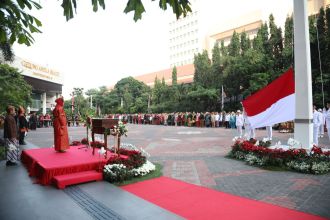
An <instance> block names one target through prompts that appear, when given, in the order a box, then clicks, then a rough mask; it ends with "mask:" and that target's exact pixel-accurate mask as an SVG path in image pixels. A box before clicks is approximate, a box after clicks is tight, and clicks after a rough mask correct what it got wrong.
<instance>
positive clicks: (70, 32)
mask: <svg viewBox="0 0 330 220" xmlns="http://www.w3.org/2000/svg"><path fill="white" fill-rule="evenodd" d="M61 2H62V1H49V0H48V1H47V0H40V1H39V3H40V4H41V5H42V7H43V8H42V9H41V10H35V11H32V12H31V14H33V15H34V16H35V17H37V18H38V19H39V20H41V22H42V24H43V26H42V28H41V31H42V32H43V33H42V34H34V35H33V37H34V38H35V43H34V44H33V45H32V46H30V47H27V46H25V45H18V44H15V45H14V52H15V54H16V55H17V56H19V57H21V58H24V59H28V60H30V61H32V62H35V63H36V64H39V65H43V66H47V67H49V68H51V69H55V70H57V71H59V72H60V73H61V74H62V75H63V78H64V81H63V96H64V98H65V99H68V98H69V94H70V93H71V92H72V90H73V87H82V88H84V91H87V90H88V89H91V88H98V87H100V86H111V85H114V84H115V83H116V82H117V81H118V80H120V79H122V78H124V77H128V76H136V75H141V74H146V73H150V72H155V71H159V70H162V69H167V68H169V50H168V39H169V33H168V32H169V31H168V23H169V21H170V19H173V17H175V15H174V14H173V13H172V12H171V10H167V11H165V12H164V11H162V10H161V9H160V8H159V7H158V1H153V2H152V1H151V0H145V1H143V3H144V5H145V9H146V13H143V15H142V20H139V21H138V22H134V20H133V13H129V14H125V13H124V12H123V10H124V8H125V5H126V1H123V0H111V1H106V10H103V9H99V11H98V12H96V13H94V12H93V11H92V5H91V2H90V1H78V8H77V14H76V15H75V17H74V18H73V19H71V20H70V21H68V22H67V21H66V19H65V17H64V16H63V10H62V7H61V6H60V4H61ZM290 2H291V1H288V0H277V1H272V0H250V1H246V0H231V1H228V0H202V1H200V4H202V5H204V6H207V4H211V5H212V7H211V10H213V11H214V13H210V18H209V19H210V21H212V22H214V23H217V22H218V21H219V23H220V22H225V20H226V19H230V18H232V17H233V16H234V14H235V13H236V14H239V13H244V12H245V11H246V10H253V9H254V8H255V9H256V10H257V9H260V8H263V10H266V11H265V13H269V12H268V11H267V10H269V9H270V8H272V10H277V11H279V12H281V13H287V12H286V11H287V10H289V9H288V8H289V7H290ZM288 5H289V6H288ZM291 5H292V3H291ZM213 6H214V7H213ZM228 9H234V10H235V13H233V10H228ZM214 15H216V16H214ZM275 19H276V16H275Z"/></svg>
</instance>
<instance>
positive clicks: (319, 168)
mask: <svg viewBox="0 0 330 220" xmlns="http://www.w3.org/2000/svg"><path fill="white" fill-rule="evenodd" d="M311 169H312V172H314V173H315V174H321V173H327V172H329V171H330V166H329V163H326V162H324V161H321V162H319V163H317V162H313V164H312V168H311Z"/></svg>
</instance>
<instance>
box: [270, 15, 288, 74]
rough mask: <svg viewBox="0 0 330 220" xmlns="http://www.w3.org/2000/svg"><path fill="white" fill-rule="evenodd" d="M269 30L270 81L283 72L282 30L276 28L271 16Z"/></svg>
mask: <svg viewBox="0 0 330 220" xmlns="http://www.w3.org/2000/svg"><path fill="white" fill-rule="evenodd" d="M269 30H270V37H269V40H268V41H269V48H270V50H271V54H270V55H271V59H272V61H273V67H272V70H271V72H273V74H272V79H275V78H277V77H278V76H279V75H280V74H282V72H283V69H284V68H283V67H284V65H283V56H282V52H283V39H282V30H281V28H278V27H277V26H276V24H275V18H274V16H273V15H272V14H271V15H270V16H269Z"/></svg>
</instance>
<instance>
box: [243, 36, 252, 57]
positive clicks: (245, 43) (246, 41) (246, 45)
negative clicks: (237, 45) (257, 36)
mask: <svg viewBox="0 0 330 220" xmlns="http://www.w3.org/2000/svg"><path fill="white" fill-rule="evenodd" d="M250 48H251V42H250V39H249V37H248V36H247V34H246V33H245V32H243V33H242V34H241V54H242V55H244V54H245V53H246V51H247V50H248V49H250Z"/></svg>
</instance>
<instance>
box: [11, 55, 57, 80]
mask: <svg viewBox="0 0 330 220" xmlns="http://www.w3.org/2000/svg"><path fill="white" fill-rule="evenodd" d="M11 65H12V66H14V67H16V68H18V69H19V70H20V71H22V73H21V74H22V75H24V76H29V77H32V78H37V79H42V80H45V81H48V82H53V83H58V84H62V85H63V78H62V76H61V74H60V73H59V72H58V71H56V70H54V69H50V68H48V67H44V66H41V65H38V64H35V63H32V62H30V61H27V60H25V59H22V58H19V57H15V60H14V62H13V63H12V64H11Z"/></svg>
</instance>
